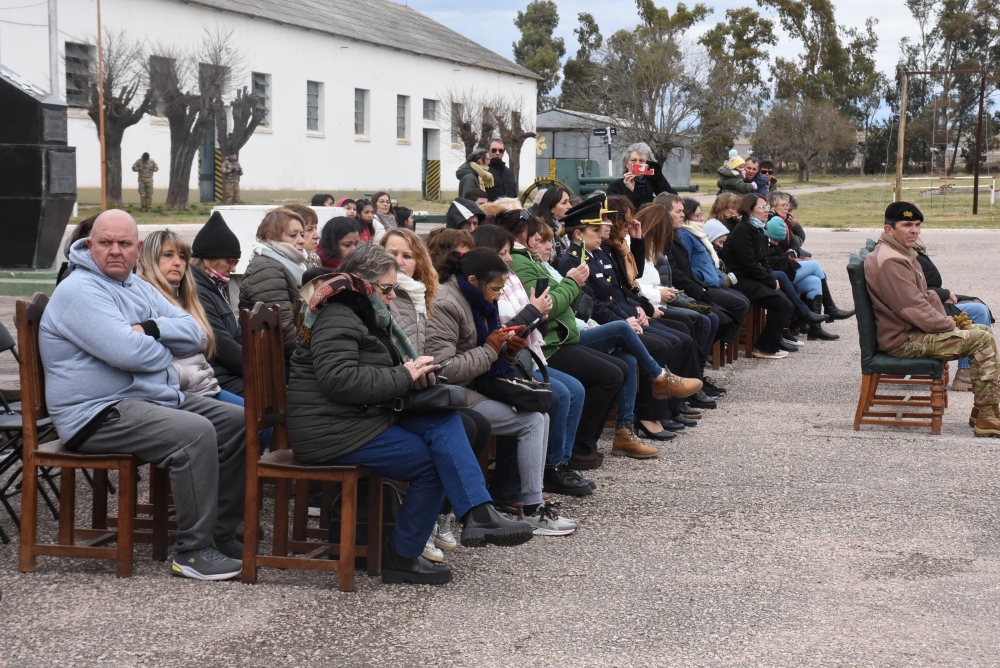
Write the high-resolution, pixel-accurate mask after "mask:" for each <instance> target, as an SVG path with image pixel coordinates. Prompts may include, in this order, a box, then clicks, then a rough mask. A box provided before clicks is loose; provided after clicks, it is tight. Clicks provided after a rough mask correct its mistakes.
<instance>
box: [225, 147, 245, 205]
mask: <svg viewBox="0 0 1000 668" xmlns="http://www.w3.org/2000/svg"><path fill="white" fill-rule="evenodd" d="M241 176H243V168H242V167H240V161H239V158H238V157H237V156H236V154H235V153H233V154H232V155H230V156H229V157H227V158H226V159H225V160H223V161H222V202H223V204H239V203H240V177H241Z"/></svg>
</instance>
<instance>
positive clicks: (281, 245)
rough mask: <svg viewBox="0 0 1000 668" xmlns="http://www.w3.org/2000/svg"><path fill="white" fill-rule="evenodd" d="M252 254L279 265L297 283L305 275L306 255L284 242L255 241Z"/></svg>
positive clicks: (300, 281)
mask: <svg viewBox="0 0 1000 668" xmlns="http://www.w3.org/2000/svg"><path fill="white" fill-rule="evenodd" d="M253 254H254V255H263V256H264V257H269V258H271V259H272V260H277V261H278V262H279V263H281V266H283V267H284V268H285V269H287V270H288V273H290V274H291V275H292V277H293V278H294V279H295V281H296V282H297V283H302V274H304V273H305V270H306V269H305V263H306V254H305V253H303V252H302V251H300V250H298V249H297V248H295V246H293V245H291V244H290V243H286V242H284V241H255V242H254V244H253Z"/></svg>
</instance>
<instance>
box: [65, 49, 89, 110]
mask: <svg viewBox="0 0 1000 668" xmlns="http://www.w3.org/2000/svg"><path fill="white" fill-rule="evenodd" d="M63 48H64V49H65V51H64V54H65V61H66V79H65V84H66V106H69V107H80V108H84V109H88V108H90V85H91V82H92V81H93V78H94V76H96V74H97V47H96V46H94V45H93V44H81V43H79V42H65V43H64V44H63Z"/></svg>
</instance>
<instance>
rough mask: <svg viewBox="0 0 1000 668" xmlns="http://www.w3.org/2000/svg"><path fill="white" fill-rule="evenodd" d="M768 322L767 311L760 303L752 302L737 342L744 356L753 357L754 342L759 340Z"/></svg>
mask: <svg viewBox="0 0 1000 668" xmlns="http://www.w3.org/2000/svg"><path fill="white" fill-rule="evenodd" d="M766 324H767V311H766V310H765V309H764V308H762V307H760V306H759V305H758V304H755V303H754V302H750V308H749V309H747V316H746V318H744V319H743V325H742V326H741V327H740V334H739V342H738V344H737V345H738V346H739V347H740V348H742V350H743V356H744V357H746V358H748V359H749V358H750V357H753V347H754V344H755V343H756V342H757V338H758V337H759V336H760V334H761V332H763V331H764V326H765V325H766Z"/></svg>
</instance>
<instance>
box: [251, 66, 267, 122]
mask: <svg viewBox="0 0 1000 668" xmlns="http://www.w3.org/2000/svg"><path fill="white" fill-rule="evenodd" d="M250 87H251V90H252V92H253V94H254V95H256V96H257V108H258V109H260V111H261V112H262V114H263V117H264V120H262V121H261V122H260V124H261V125H263V126H264V127H271V75H270V74H264V73H263V72H251V73H250Z"/></svg>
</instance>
